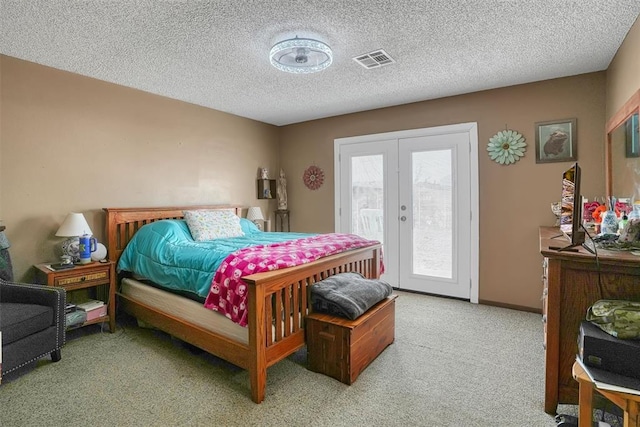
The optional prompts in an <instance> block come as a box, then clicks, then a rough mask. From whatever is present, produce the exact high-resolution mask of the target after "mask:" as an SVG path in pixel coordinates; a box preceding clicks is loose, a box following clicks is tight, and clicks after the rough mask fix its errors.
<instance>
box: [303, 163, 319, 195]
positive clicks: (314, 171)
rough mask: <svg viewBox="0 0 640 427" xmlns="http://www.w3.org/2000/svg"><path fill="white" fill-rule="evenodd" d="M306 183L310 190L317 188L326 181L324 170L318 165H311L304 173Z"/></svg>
mask: <svg viewBox="0 0 640 427" xmlns="http://www.w3.org/2000/svg"><path fill="white" fill-rule="evenodd" d="M302 180H303V181H304V185H306V186H307V188H308V189H310V190H317V189H318V188H320V187H321V186H322V183H323V182H324V172H323V171H322V169H320V168H319V167H317V166H309V167H308V168H307V169H306V170H305V171H304V174H303V175H302Z"/></svg>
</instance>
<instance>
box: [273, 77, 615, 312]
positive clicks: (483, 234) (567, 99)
mask: <svg viewBox="0 0 640 427" xmlns="http://www.w3.org/2000/svg"><path fill="white" fill-rule="evenodd" d="M604 108H605V73H604V72H600V73H592V74H585V75H580V76H575V77H568V78H563V79H556V80H549V81H544V82H539V83H532V84H527V85H520V86H513V87H507V88H502V89H496V90H490V91H484V92H478V93H472V94H468V95H462V96H456V97H450V98H444V99H438V100H434V101H426V102H419V103H415V104H409V105H402V106H398V107H392V108H385V109H379V110H374V111H368V112H363V113H358V114H350V115H345V116H339V117H333V118H328V119H323V120H316V121H312V122H306V123H300V124H295V125H290V126H286V127H284V128H283V129H282V142H281V146H280V153H281V165H282V167H283V168H284V170H285V171H286V173H287V175H288V176H289V177H290V179H289V183H290V184H289V185H288V194H289V209H290V211H291V224H292V229H294V230H295V231H320V232H329V231H333V230H334V216H333V211H334V191H333V189H334V187H333V186H334V179H333V176H334V170H333V141H334V139H335V138H341V137H347V136H356V135H366V134H375V133H381V132H390V131H396V130H403V129H414V128H423V127H431V126H439V125H446V124H452V123H464V122H477V123H478V137H479V147H478V152H479V174H480V183H479V185H480V194H479V196H480V283H479V289H480V299H481V300H484V301H491V302H497V303H502V304H508V305H515V306H521V307H528V308H533V309H539V308H540V307H541V302H540V296H541V293H542V282H541V280H540V277H541V273H542V269H541V261H542V258H541V257H540V253H539V248H538V226H540V225H553V223H554V220H555V218H554V216H553V215H552V213H551V210H550V207H549V206H550V203H551V202H554V201H557V200H558V199H559V197H560V180H561V175H562V171H564V170H565V169H566V168H567V167H568V166H569V165H570V163H546V164H536V162H535V151H534V147H535V133H534V123H535V122H537V121H546V120H553V119H564V118H569V117H575V118H577V120H578V122H577V123H578V132H577V136H578V160H579V162H580V166H581V167H582V170H583V181H582V182H583V185H582V189H583V194H584V195H585V196H586V197H588V198H593V197H594V196H596V195H604V174H603V170H602V168H603V164H604V150H603V130H604V122H605V117H604V115H605V113H604V111H605V110H604ZM505 125H506V126H508V127H509V128H510V129H515V130H517V131H519V132H521V133H522V134H523V135H524V136H525V138H526V140H527V144H528V146H527V153H526V155H525V157H523V158H522V159H521V160H520V161H519V162H517V163H516V164H515V165H511V166H503V165H499V164H497V163H494V162H493V161H491V160H490V159H489V157H488V156H487V154H486V153H487V151H486V146H487V143H488V141H489V138H490V137H491V136H492V135H494V134H495V133H496V132H498V131H500V130H502V129H504V128H505ZM311 164H316V165H317V166H320V167H321V168H322V169H324V171H325V177H326V182H325V185H324V186H323V187H322V188H320V189H319V190H316V191H311V190H308V189H307V188H306V187H305V186H304V185H303V183H302V180H301V176H302V173H303V171H304V169H305V168H306V167H307V166H309V165H311Z"/></svg>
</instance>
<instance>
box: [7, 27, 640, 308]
mask: <svg viewBox="0 0 640 427" xmlns="http://www.w3.org/2000/svg"><path fill="white" fill-rule="evenodd" d="M639 51H640V24H639V23H638V22H636V23H635V25H634V26H633V28H632V29H631V31H630V32H629V34H628V35H627V38H626V39H625V42H624V44H623V45H622V47H621V48H620V51H619V52H618V54H617V55H616V57H615V59H614V61H613V62H612V64H611V67H610V68H609V70H608V71H607V73H606V79H605V73H604V72H602V73H593V74H587V75H582V76H575V77H569V78H564V79H557V80H551V81H545V82H539V83H532V84H528V85H521V86H513V87H509V88H502V89H496V90H491V91H485V92H479V93H474V94H468V95H462V96H457V97H451V98H444V99H439V100H434V101H426V102H421V103H415V104H410V105H404V106H398V107H393V108H386V109H380V110H374V111H369V112H363V113H358V114H351V115H345V116H339V117H334V118H329V119H324V120H317V121H311V122H306V123H301V124H297V125H290V126H286V127H283V128H280V129H278V128H276V127H273V126H270V125H266V124H262V123H258V122H255V121H251V120H247V119H243V118H239V117H236V116H233V115H229V114H225V113H221V112H218V111H214V110H210V109H206V108H202V107H197V106H194V105H191V104H187V103H183V102H179V101H175V100H171V99H167V98H163V97H160V96H155V95H151V94H148V93H144V92H140V91H136V90H133V89H128V88H124V87H121V86H117V85H112V84H108V83H104V82H100V81H97V80H93V79H89V78H85V77H81V76H77V75H74V74H70V73H66V72H62V71H57V70H54V69H51V68H47V67H42V66H38V65H35V64H31V63H28V62H24V61H20V60H17V59H14V58H10V57H6V56H0V218H2V219H3V220H4V223H5V225H7V227H8V228H7V236H8V237H9V239H10V240H11V242H12V245H13V246H12V249H11V254H12V257H13V259H14V263H15V264H16V265H15V267H16V273H17V274H16V275H17V277H18V278H20V279H22V280H28V279H29V278H30V275H29V267H30V265H31V264H33V263H36V262H43V261H48V260H51V259H52V258H53V257H55V249H54V246H55V244H56V243H57V242H59V241H60V239H59V238H56V237H55V236H54V234H55V231H56V230H57V227H58V226H59V224H60V223H61V221H62V220H63V219H64V216H65V215H66V213H67V212H69V211H81V212H84V213H85V214H86V216H87V219H88V220H89V223H90V225H91V227H92V228H93V231H94V233H95V234H96V237H98V239H99V240H100V239H102V238H103V230H102V227H103V216H102V213H101V210H100V209H101V208H102V207H107V206H141V205H157V206H160V205H169V204H171V205H176V204H198V203H227V202H231V203H236V204H242V205H253V204H258V205H260V206H262V207H263V209H264V210H265V211H273V209H275V205H274V204H273V203H271V204H267V203H266V202H264V201H257V200H256V194H255V191H256V188H255V185H256V184H255V177H256V173H257V168H258V167H261V166H266V167H268V168H270V169H271V170H273V171H276V170H277V168H279V167H280V166H282V167H283V168H284V170H285V171H286V173H287V177H288V178H289V179H288V182H289V185H288V194H289V208H290V210H291V215H292V218H291V222H292V228H293V230H295V231H317V232H327V231H332V230H333V229H334V228H333V208H334V199H333V197H334V196H333V140H334V139H335V138H340V137H346V136H355V135H364V134H373V133H381V132H390V131H396V130H403V129H412V128H422V127H429V126H439V125H444V124H451V123H460V122H467V121H475V122H478V129H479V141H480V142H479V147H478V151H479V155H480V159H479V172H480V298H481V299H482V300H486V301H493V302H499V303H506V304H511V305H515V306H523V307H530V308H534V309H539V308H540V293H541V289H542V285H541V283H540V274H541V267H540V262H541V258H540V255H539V253H538V247H537V245H538V243H537V229H538V226H539V225H541V224H542V225H547V224H548V225H550V224H552V223H553V220H554V219H553V216H552V214H551V211H550V209H549V204H550V203H551V202H553V201H556V200H557V199H558V192H559V183H558V181H559V176H560V173H561V171H562V170H564V169H565V168H566V166H567V165H568V164H567V163H558V164H536V163H535V156H534V145H535V142H534V123H535V122H536V121H543V120H550V119H558V118H566V117H576V118H577V119H578V160H579V161H580V164H581V166H582V168H583V193H584V195H585V196H586V197H588V198H593V197H594V196H596V195H602V194H603V193H604V175H603V171H602V166H603V163H604V162H603V149H602V140H603V138H602V134H603V132H604V122H605V119H606V117H609V116H610V115H611V114H612V113H613V112H615V110H616V109H617V108H618V106H619V105H622V103H624V101H626V99H627V98H628V97H629V96H630V95H631V94H632V93H633V92H634V91H635V90H637V88H638V87H640V73H638V69H639V59H638V52H639ZM605 89H606V90H605ZM605 93H606V97H605ZM605 105H606V114H605ZM505 125H507V126H508V127H509V128H511V129H516V130H518V131H520V132H522V133H523V135H524V136H525V137H526V138H527V143H528V151H527V154H526V156H525V157H524V158H523V159H521V160H520V161H519V162H518V163H517V164H515V165H512V166H500V165H497V164H495V163H493V162H491V161H490V160H489V158H488V157H487V156H486V150H485V147H486V143H487V141H488V138H489V137H490V136H492V135H493V134H494V133H495V132H497V131H499V130H501V129H504V127H505ZM279 140H281V143H280V145H278V141H279ZM230 157H233V158H234V159H235V160H236V162H235V163H231V162H230V161H229V158H230ZM311 164H316V165H318V166H320V167H322V168H323V169H324V171H325V177H326V182H325V185H324V186H323V187H322V188H321V189H319V190H317V191H311V190H308V189H306V187H304V185H303V184H302V180H301V176H302V173H303V171H304V169H305V168H306V167H307V166H309V165H311Z"/></svg>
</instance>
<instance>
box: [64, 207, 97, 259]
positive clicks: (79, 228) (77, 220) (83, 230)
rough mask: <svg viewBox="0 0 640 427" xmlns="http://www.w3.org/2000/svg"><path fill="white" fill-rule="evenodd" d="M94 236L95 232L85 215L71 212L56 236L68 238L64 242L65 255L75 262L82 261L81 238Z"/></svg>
mask: <svg viewBox="0 0 640 427" xmlns="http://www.w3.org/2000/svg"><path fill="white" fill-rule="evenodd" d="M86 234H88V235H92V234H93V232H92V231H91V228H89V224H87V220H86V219H85V218H84V215H82V214H81V213H77V212H71V213H70V214H69V215H67V217H66V218H65V219H64V221H63V222H62V225H61V226H60V228H58V231H57V232H56V236H59V237H68V239H67V240H65V241H64V242H62V246H61V247H62V253H63V255H69V256H70V257H71V259H72V260H73V262H78V261H79V260H80V236H84V235H86Z"/></svg>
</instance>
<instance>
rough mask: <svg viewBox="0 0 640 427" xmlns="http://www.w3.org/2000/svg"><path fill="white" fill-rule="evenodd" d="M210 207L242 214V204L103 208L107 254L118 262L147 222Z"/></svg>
mask: <svg viewBox="0 0 640 427" xmlns="http://www.w3.org/2000/svg"><path fill="white" fill-rule="evenodd" d="M196 209H208V210H232V211H233V212H234V213H235V214H236V215H238V216H240V214H241V212H242V207H241V206H233V205H199V206H172V207H156V208H103V210H104V211H105V212H106V214H107V218H106V223H105V235H106V237H107V254H108V256H109V259H110V260H111V261H114V262H116V263H117V262H118V260H119V259H120V255H121V254H122V251H123V250H124V248H125V246H127V243H129V240H131V238H132V237H133V235H134V234H135V233H136V231H138V230H139V229H140V227H142V226H143V225H145V224H149V223H151V222H154V221H159V220H161V219H182V218H183V217H184V214H183V211H188V210H196Z"/></svg>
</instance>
